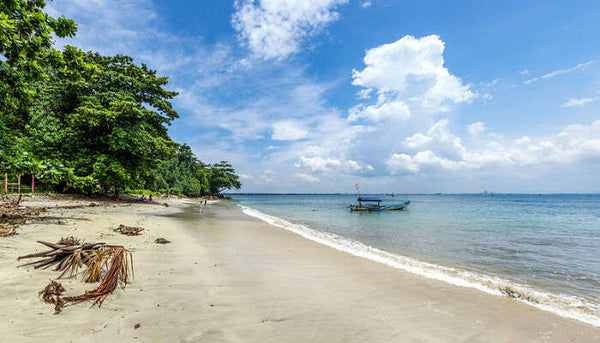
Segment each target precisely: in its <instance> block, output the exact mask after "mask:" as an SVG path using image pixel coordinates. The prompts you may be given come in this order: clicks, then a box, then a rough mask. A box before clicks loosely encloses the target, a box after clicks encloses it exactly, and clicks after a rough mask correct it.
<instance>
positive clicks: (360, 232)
mask: <svg viewBox="0 0 600 343" xmlns="http://www.w3.org/2000/svg"><path fill="white" fill-rule="evenodd" d="M379 196H380V197H382V198H384V199H387V200H390V202H399V200H404V199H407V200H410V201H411V204H410V206H409V207H408V209H407V210H404V211H390V212H373V213H363V212H350V211H349V210H348V208H347V205H348V204H350V203H352V202H353V201H354V200H355V199H356V196H355V195H234V199H235V200H236V201H238V202H239V204H240V205H242V206H244V208H245V212H247V214H250V215H254V216H255V217H259V218H261V219H263V220H266V221H270V222H276V224H278V225H279V226H281V227H283V228H287V229H290V228H291V229H292V231H295V232H297V233H299V234H302V235H304V236H306V237H307V238H310V239H314V240H316V241H319V242H321V243H324V244H328V245H331V246H333V247H335V248H337V249H339V250H344V251H347V252H349V253H353V254H355V255H359V256H364V257H367V258H371V259H374V260H377V261H380V262H383V263H387V264H390V265H392V266H395V267H398V268H400V269H405V270H408V271H412V272H415V273H417V274H421V275H423V276H426V277H432V278H437V279H440V280H443V281H447V282H450V283H454V284H457V285H461V286H466V287H473V288H477V289H480V290H483V291H487V292H489V293H493V294H499V295H505V296H510V297H513V298H516V299H517V300H520V301H523V302H527V303H529V304H531V305H534V306H536V307H539V308H543V309H545V310H549V311H554V312H556V313H559V314H561V315H564V316H567V317H572V318H576V319H579V320H582V321H586V322H588V323H591V324H593V325H596V326H600V195H513V194H495V195H493V196H490V195H396V196H395V197H391V196H386V195H379ZM391 272H393V271H391Z"/></svg>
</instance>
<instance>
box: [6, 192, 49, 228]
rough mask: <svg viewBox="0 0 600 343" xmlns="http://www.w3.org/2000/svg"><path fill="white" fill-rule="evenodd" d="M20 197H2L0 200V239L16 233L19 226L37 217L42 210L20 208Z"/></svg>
mask: <svg viewBox="0 0 600 343" xmlns="http://www.w3.org/2000/svg"><path fill="white" fill-rule="evenodd" d="M21 199H22V195H19V197H18V198H13V197H10V196H4V197H2V199H1V200H0V237H5V236H12V235H14V234H16V233H17V231H16V229H17V228H18V227H19V225H20V224H25V222H26V221H27V219H28V218H29V217H31V216H37V215H39V214H40V212H42V211H44V210H43V209H34V208H27V207H24V206H21Z"/></svg>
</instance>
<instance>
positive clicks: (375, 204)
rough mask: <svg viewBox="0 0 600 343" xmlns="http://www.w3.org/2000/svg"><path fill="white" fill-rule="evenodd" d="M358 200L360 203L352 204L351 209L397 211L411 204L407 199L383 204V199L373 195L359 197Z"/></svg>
mask: <svg viewBox="0 0 600 343" xmlns="http://www.w3.org/2000/svg"><path fill="white" fill-rule="evenodd" d="M357 201H358V205H355V204H352V205H350V211H369V212H371V211H397V210H403V209H405V208H406V206H408V205H409V204H410V201H409V200H406V201H404V202H400V203H395V204H388V205H385V204H384V205H382V204H381V202H382V201H383V200H381V199H380V198H372V197H358V199H357Z"/></svg>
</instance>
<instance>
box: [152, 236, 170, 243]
mask: <svg viewBox="0 0 600 343" xmlns="http://www.w3.org/2000/svg"><path fill="white" fill-rule="evenodd" d="M154 243H156V244H168V243H171V241H169V240H166V239H164V238H162V237H161V238H157V239H155V240H154Z"/></svg>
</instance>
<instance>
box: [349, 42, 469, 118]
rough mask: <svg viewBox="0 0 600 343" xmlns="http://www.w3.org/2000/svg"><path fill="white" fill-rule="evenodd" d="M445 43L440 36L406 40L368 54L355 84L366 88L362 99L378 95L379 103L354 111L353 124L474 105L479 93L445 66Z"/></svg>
mask: <svg viewBox="0 0 600 343" xmlns="http://www.w3.org/2000/svg"><path fill="white" fill-rule="evenodd" d="M443 54H444V42H443V41H442V40H441V39H440V37H439V36H436V35H431V36H426V37H423V38H415V37H413V36H404V37H403V38H401V39H399V40H397V41H396V42H393V43H390V44H384V45H381V46H378V47H376V48H372V49H369V50H367V52H366V55H365V57H364V63H365V65H366V67H365V68H364V69H363V70H353V72H352V78H353V81H352V84H353V85H355V86H360V87H364V88H365V90H363V91H361V93H359V94H361V95H363V94H368V93H369V92H371V91H376V92H377V94H378V99H377V103H376V104H374V105H364V104H361V105H359V106H357V107H355V108H353V109H352V110H351V111H350V120H357V119H359V118H365V119H368V120H372V121H379V120H382V119H384V118H388V117H398V118H404V119H406V118H408V117H410V115H411V110H410V106H411V105H416V106H418V107H420V108H422V109H424V111H425V112H430V113H436V112H445V111H447V110H448V109H449V107H448V104H450V103H462V102H470V101H471V100H472V99H474V98H475V96H476V95H475V93H474V92H472V91H471V90H470V87H469V85H464V84H463V83H462V81H461V80H460V79H459V78H458V77H456V76H454V75H452V74H451V73H450V72H449V71H448V69H447V68H446V67H445V66H444V56H443Z"/></svg>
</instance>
